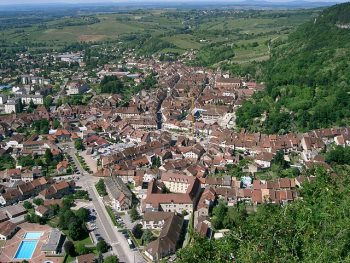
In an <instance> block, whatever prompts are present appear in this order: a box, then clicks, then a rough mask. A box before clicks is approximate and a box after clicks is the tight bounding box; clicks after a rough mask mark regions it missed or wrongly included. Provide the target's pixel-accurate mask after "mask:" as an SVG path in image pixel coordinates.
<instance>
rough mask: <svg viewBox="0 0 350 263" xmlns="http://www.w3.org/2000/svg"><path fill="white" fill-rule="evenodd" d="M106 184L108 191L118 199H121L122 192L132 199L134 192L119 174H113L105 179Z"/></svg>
mask: <svg viewBox="0 0 350 263" xmlns="http://www.w3.org/2000/svg"><path fill="white" fill-rule="evenodd" d="M105 185H106V188H107V191H108V192H109V193H110V194H111V195H112V197H113V198H114V199H116V200H118V199H119V197H120V194H121V193H124V195H125V196H126V197H127V198H129V199H130V200H131V199H132V193H131V191H130V190H129V188H128V187H127V186H126V185H125V184H124V182H123V180H122V179H120V177H118V176H111V177H108V178H106V179H105Z"/></svg>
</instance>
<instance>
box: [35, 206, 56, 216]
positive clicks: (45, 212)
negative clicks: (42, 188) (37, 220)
mask: <svg viewBox="0 0 350 263" xmlns="http://www.w3.org/2000/svg"><path fill="white" fill-rule="evenodd" d="M35 214H36V215H38V216H40V217H50V216H51V215H52V214H53V210H52V209H51V208H49V207H47V206H44V205H39V206H38V207H37V208H35Z"/></svg>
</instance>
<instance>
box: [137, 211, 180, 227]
mask: <svg viewBox="0 0 350 263" xmlns="http://www.w3.org/2000/svg"><path fill="white" fill-rule="evenodd" d="M173 215H174V213H172V212H146V213H145V214H144V215H143V220H142V228H143V229H162V228H163V227H164V224H165V222H166V221H167V220H168V219H169V218H170V217H171V216H173Z"/></svg>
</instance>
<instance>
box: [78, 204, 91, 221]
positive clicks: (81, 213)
mask: <svg viewBox="0 0 350 263" xmlns="http://www.w3.org/2000/svg"><path fill="white" fill-rule="evenodd" d="M75 214H76V216H77V217H78V218H79V220H80V221H82V222H86V221H87V220H88V218H89V214H90V213H89V210H88V209H86V208H84V207H81V208H79V209H78V210H77V211H76V212H75Z"/></svg>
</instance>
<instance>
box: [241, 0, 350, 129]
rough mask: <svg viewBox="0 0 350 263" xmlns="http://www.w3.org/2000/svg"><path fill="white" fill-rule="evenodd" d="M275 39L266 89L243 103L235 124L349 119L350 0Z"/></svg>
mask: <svg viewBox="0 0 350 263" xmlns="http://www.w3.org/2000/svg"><path fill="white" fill-rule="evenodd" d="M276 42H277V43H278V40H277V41H276ZM276 42H275V46H276V47H274V48H272V57H271V59H270V60H269V61H268V62H267V63H266V65H264V67H265V69H266V72H265V76H266V77H265V80H266V82H267V90H266V91H265V92H264V93H263V94H260V95H258V96H257V97H256V98H255V99H254V100H252V101H250V102H247V103H246V104H244V105H243V107H242V108H241V109H239V111H238V118H237V124H238V125H239V126H241V127H246V128H249V129H251V130H259V129H262V130H264V131H265V132H267V133H278V132H279V133H284V132H287V131H290V130H295V131H296V130H298V131H304V130H309V129H316V128H321V127H329V126H333V125H350V3H345V4H339V5H335V6H332V7H330V8H328V9H326V10H324V11H323V12H322V13H321V14H320V15H319V16H318V17H315V18H314V19H313V20H312V21H310V22H308V23H306V24H304V25H302V26H300V27H299V28H298V29H297V30H296V31H295V32H294V33H293V34H291V35H290V37H289V39H288V41H287V42H286V43H283V42H282V43H279V44H276ZM263 114H264V115H267V118H266V119H265V120H264V118H262V119H261V118H260V117H261V116H262V115H263Z"/></svg>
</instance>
